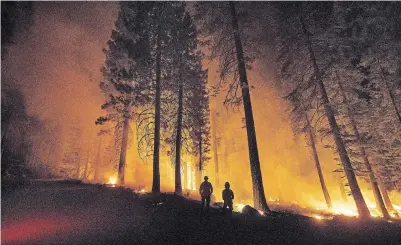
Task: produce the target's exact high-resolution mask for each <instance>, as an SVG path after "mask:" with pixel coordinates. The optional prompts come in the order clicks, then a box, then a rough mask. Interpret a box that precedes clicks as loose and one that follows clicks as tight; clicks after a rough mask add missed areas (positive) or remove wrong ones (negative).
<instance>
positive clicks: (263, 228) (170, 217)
mask: <svg viewBox="0 0 401 245" xmlns="http://www.w3.org/2000/svg"><path fill="white" fill-rule="evenodd" d="M1 212H2V217H1V224H2V227H1V231H2V237H1V241H2V244H401V224H400V222H398V221H394V222H392V223H389V222H386V221H380V220H375V221H364V222H362V221H352V220H345V221H334V220H317V219H314V218H309V217H305V216H300V215H291V214H276V215H274V216H267V217H261V218H260V217H248V216H246V215H243V214H239V213H234V214H233V216H232V218H229V217H223V216H222V215H221V213H220V212H219V210H218V209H211V211H210V213H209V215H208V216H204V215H202V213H201V212H200V203H199V202H198V201H194V200H187V199H184V198H183V197H179V196H174V195H171V194H166V195H161V196H159V197H156V198H155V197H153V196H152V195H150V194H145V195H137V194H135V193H133V192H131V191H130V190H127V189H122V188H111V187H104V186H97V185H89V184H81V183H78V182H77V183H74V182H68V181H39V182H31V183H30V184H26V185H24V186H22V187H19V188H16V189H14V190H13V191H12V192H11V191H7V192H6V193H5V194H4V195H3V196H2V210H1Z"/></svg>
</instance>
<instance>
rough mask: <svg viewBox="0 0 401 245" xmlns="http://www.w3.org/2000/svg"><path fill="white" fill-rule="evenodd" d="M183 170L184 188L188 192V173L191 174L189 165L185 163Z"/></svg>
mask: <svg viewBox="0 0 401 245" xmlns="http://www.w3.org/2000/svg"><path fill="white" fill-rule="evenodd" d="M182 167H183V168H182V169H183V170H182V175H183V176H184V179H183V180H182V188H183V189H184V190H187V189H188V186H189V183H188V182H189V179H188V173H189V170H188V164H187V163H186V162H185V161H184V164H183V166H182Z"/></svg>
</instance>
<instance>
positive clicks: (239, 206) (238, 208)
mask: <svg viewBox="0 0 401 245" xmlns="http://www.w3.org/2000/svg"><path fill="white" fill-rule="evenodd" d="M233 206H234V207H233V209H234V211H236V212H239V213H242V209H243V208H244V207H245V206H246V204H243V203H238V204H234V205H233Z"/></svg>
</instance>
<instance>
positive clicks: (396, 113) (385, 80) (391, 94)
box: [380, 67, 401, 124]
mask: <svg viewBox="0 0 401 245" xmlns="http://www.w3.org/2000/svg"><path fill="white" fill-rule="evenodd" d="M380 68H381V72H382V77H383V80H384V83H385V85H386V89H387V92H388V95H389V97H390V100H391V103H392V105H393V107H394V112H395V115H396V116H397V118H398V121H399V122H400V124H401V115H400V110H399V109H398V107H397V104H396V103H395V99H394V95H393V92H392V91H391V88H390V86H389V85H388V81H387V78H386V74H385V72H384V69H383V67H380Z"/></svg>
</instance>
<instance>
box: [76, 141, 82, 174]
mask: <svg viewBox="0 0 401 245" xmlns="http://www.w3.org/2000/svg"><path fill="white" fill-rule="evenodd" d="M81 160H82V138H81V140H80V144H79V154H78V161H77V172H76V173H75V175H76V178H77V179H79V177H80V176H81Z"/></svg>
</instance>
